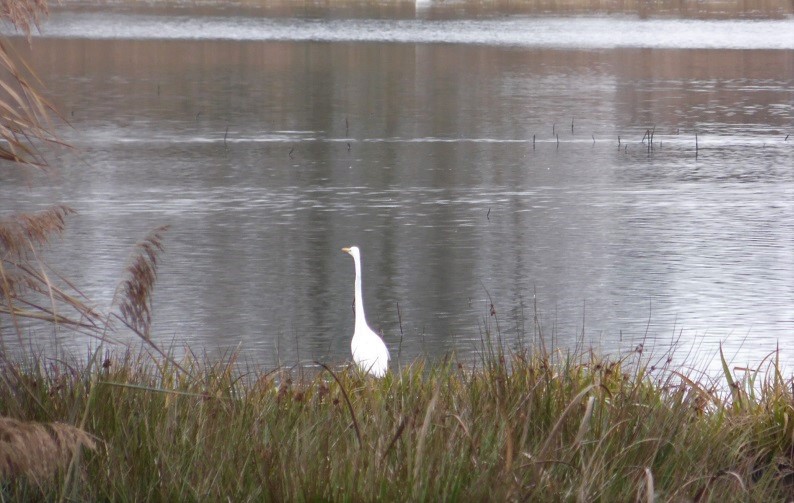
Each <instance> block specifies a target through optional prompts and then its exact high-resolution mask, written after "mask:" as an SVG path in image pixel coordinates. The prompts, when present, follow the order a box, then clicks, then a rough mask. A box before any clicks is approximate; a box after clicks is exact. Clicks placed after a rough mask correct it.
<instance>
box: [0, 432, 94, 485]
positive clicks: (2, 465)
mask: <svg viewBox="0 0 794 503" xmlns="http://www.w3.org/2000/svg"><path fill="white" fill-rule="evenodd" d="M81 447H85V448H86V449H90V450H92V451H93V450H96V442H95V441H94V438H93V437H92V436H91V435H90V434H88V433H86V432H85V431H83V430H81V429H79V428H76V427H74V426H71V425H68V424H63V423H36V422H23V421H18V420H16V419H11V418H8V417H0V479H2V480H4V481H8V480H13V479H16V478H19V477H25V478H28V479H30V480H32V481H34V482H36V483H38V484H43V483H46V482H49V481H51V480H52V478H53V477H54V476H55V475H56V474H57V473H58V472H59V471H65V470H66V468H67V467H68V466H69V463H70V462H71V459H72V456H74V455H75V454H76V453H77V452H78V451H79V450H80V448H81Z"/></svg>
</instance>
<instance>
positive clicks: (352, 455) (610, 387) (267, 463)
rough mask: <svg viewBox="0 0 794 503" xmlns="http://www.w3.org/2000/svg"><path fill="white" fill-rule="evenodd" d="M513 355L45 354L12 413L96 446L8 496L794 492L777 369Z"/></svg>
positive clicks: (598, 497)
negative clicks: (247, 358) (714, 372)
mask: <svg viewBox="0 0 794 503" xmlns="http://www.w3.org/2000/svg"><path fill="white" fill-rule="evenodd" d="M500 353H501V352H500V351H493V352H491V353H490V354H492V355H494V356H493V357H490V356H489V357H486V358H485V359H484V360H482V361H480V362H477V364H476V365H470V364H463V363H457V362H456V361H455V360H454V359H453V358H450V359H447V360H446V361H445V362H442V363H438V364H435V365H432V366H426V365H424V364H423V362H422V361H416V362H414V363H413V364H411V365H408V366H407V367H405V368H403V369H400V370H399V371H396V372H392V373H389V374H388V375H387V376H386V377H385V378H384V379H381V380H375V379H372V378H367V377H365V376H362V375H361V374H360V373H358V372H357V371H356V370H355V369H353V368H349V369H348V368H342V369H338V368H337V369H326V368H324V367H317V368H316V369H314V370H313V371H312V370H311V369H309V370H306V371H303V372H301V373H300V375H299V374H296V373H289V372H287V371H280V370H279V371H275V372H269V373H268V372H264V371H263V370H260V369H256V368H247V366H245V365H241V364H240V363H238V362H237V359H236V358H235V356H234V355H231V356H228V357H226V358H224V359H222V360H219V361H200V360H199V359H198V358H196V357H195V356H192V355H189V356H188V357H186V358H184V359H182V360H180V361H179V362H173V361H170V360H169V359H168V358H164V357H162V356H159V355H158V356H156V357H155V356H151V355H149V354H148V353H145V352H140V353H131V352H128V353H126V354H123V355H119V356H107V357H106V356H105V355H102V357H101V358H98V357H96V356H97V355H94V356H95V357H94V358H91V359H90V360H91V361H92V362H96V363H97V364H88V365H86V364H85V362H83V364H82V366H81V364H80V363H78V362H75V361H72V362H71V363H69V364H67V363H64V362H62V361H61V362H55V361H52V360H47V359H44V358H42V357H35V356H30V357H29V358H28V359H26V360H25V361H24V362H22V363H19V364H17V365H16V366H15V368H13V369H10V368H5V369H3V381H2V385H0V414H2V415H3V416H11V417H14V418H18V419H23V420H38V421H63V422H66V423H73V424H77V423H80V421H81V418H83V417H85V422H84V424H83V427H84V428H85V429H86V430H87V431H88V432H89V433H90V434H92V435H94V436H95V437H96V438H97V439H98V443H99V446H98V449H97V450H96V451H95V452H88V453H86V454H84V456H83V459H80V460H78V462H76V463H74V465H75V467H76V469H73V470H71V471H70V472H66V473H61V474H60V476H59V477H58V478H57V481H56V483H55V484H52V485H48V486H45V487H40V486H38V485H36V484H32V483H30V481H28V480H27V479H25V478H24V477H17V478H15V479H12V480H7V481H6V484H5V485H4V486H3V492H2V495H3V497H4V499H5V500H6V501H8V500H15V499H18V498H20V497H25V498H31V499H38V498H42V499H54V498H64V499H70V500H83V501H86V500H91V501H97V500H113V501H220V500H221V499H223V500H231V501H284V500H292V501H318V500H322V501H373V500H384V501H407V500H412V501H416V500H433V501H437V500H447V501H449V500H453V501H482V500H522V501H526V500H529V501H560V500H575V501H633V500H642V501H782V500H785V499H786V498H788V497H790V496H791V495H792V494H794V471H793V470H792V441H793V437H794V421H792V418H793V416H794V415H793V414H792V411H794V409H792V404H793V403H794V397H792V381H791V380H790V379H787V380H785V379H783V377H782V376H781V375H780V373H779V371H778V369H779V365H778V362H776V361H770V362H768V370H767V371H765V372H764V373H763V374H759V373H756V374H745V376H744V377H743V378H742V379H739V378H737V377H735V376H731V377H730V383H731V384H730V387H727V386H722V387H713V386H712V385H711V384H704V382H703V381H702V380H701V382H698V381H697V380H695V379H692V378H690V377H688V376H686V375H684V374H683V373H681V372H679V371H677V370H675V369H672V368H665V367H663V368H659V369H656V368H655V367H654V368H653V370H652V369H651V367H652V366H650V365H648V364H647V362H645V363H643V360H642V355H641V354H639V353H636V354H633V355H630V357H624V358H621V359H609V358H603V359H602V358H597V357H596V356H594V355H592V354H578V355H575V354H568V355H565V354H556V355H554V356H555V357H554V358H553V359H552V357H551V356H552V355H550V354H548V353H545V352H543V351H535V352H532V351H529V350H526V351H522V352H521V353H514V354H508V355H506V356H507V357H506V358H502V357H501V356H503V355H501V354H500ZM100 360H102V361H101V362H100ZM99 363H101V364H99ZM176 363H178V366H177V365H176ZM6 364H7V365H8V363H6ZM726 377H727V376H726ZM20 381H21V382H20ZM726 385H727V383H726ZM75 467H73V468H75Z"/></svg>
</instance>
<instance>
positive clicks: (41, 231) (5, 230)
mask: <svg viewBox="0 0 794 503" xmlns="http://www.w3.org/2000/svg"><path fill="white" fill-rule="evenodd" d="M74 213H76V212H75V211H74V210H73V209H72V208H70V207H69V206H66V205H62V204H58V205H54V206H51V207H49V208H47V209H45V210H41V211H37V212H35V213H21V214H17V215H12V216H10V217H7V218H4V219H2V220H0V253H2V256H3V258H4V259H5V258H7V257H8V256H9V255H15V256H17V257H19V258H22V257H24V256H25V255H26V254H27V252H29V251H32V249H33V248H34V247H36V246H42V245H45V244H47V243H48V242H49V239H50V236H52V235H53V234H60V233H61V232H63V230H64V228H65V227H66V217H67V216H68V215H72V214H74Z"/></svg>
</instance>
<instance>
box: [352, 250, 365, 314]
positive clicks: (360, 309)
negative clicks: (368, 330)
mask: <svg viewBox="0 0 794 503" xmlns="http://www.w3.org/2000/svg"><path fill="white" fill-rule="evenodd" d="M354 262H355V265H356V291H355V307H356V327H365V326H367V319H366V317H365V316H364V299H362V298H361V264H360V263H359V260H358V259H356V260H354Z"/></svg>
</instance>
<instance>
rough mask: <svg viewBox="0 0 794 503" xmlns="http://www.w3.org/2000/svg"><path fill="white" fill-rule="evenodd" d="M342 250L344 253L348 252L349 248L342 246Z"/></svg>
mask: <svg viewBox="0 0 794 503" xmlns="http://www.w3.org/2000/svg"><path fill="white" fill-rule="evenodd" d="M342 251H343V252H345V253H350V248H342Z"/></svg>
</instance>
